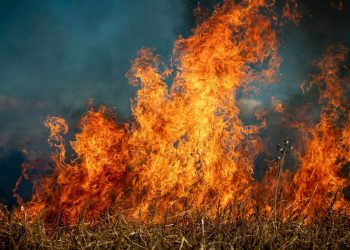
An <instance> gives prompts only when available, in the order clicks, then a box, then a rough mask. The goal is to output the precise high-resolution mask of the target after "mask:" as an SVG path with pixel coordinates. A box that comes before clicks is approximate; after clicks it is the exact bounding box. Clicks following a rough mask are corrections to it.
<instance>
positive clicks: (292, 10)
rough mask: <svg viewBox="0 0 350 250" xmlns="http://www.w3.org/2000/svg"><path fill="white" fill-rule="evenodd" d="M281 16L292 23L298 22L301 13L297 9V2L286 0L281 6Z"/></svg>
mask: <svg viewBox="0 0 350 250" xmlns="http://www.w3.org/2000/svg"><path fill="white" fill-rule="evenodd" d="M283 17H284V18H286V19H288V20H289V21H291V22H292V23H294V24H295V25H298V24H299V21H300V19H301V18H302V14H301V13H300V11H299V4H298V2H297V1H296V0H287V1H286V2H285V5H284V6H283Z"/></svg>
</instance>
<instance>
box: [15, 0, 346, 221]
mask: <svg viewBox="0 0 350 250" xmlns="http://www.w3.org/2000/svg"><path fill="white" fill-rule="evenodd" d="M273 7H274V1H266V0H254V1H248V0H245V1H239V3H236V2H235V1H224V3H223V4H222V5H221V6H218V7H216V8H215V10H214V12H213V14H212V15H211V16H210V17H208V18H207V19H206V20H205V21H201V22H200V23H199V24H198V26H197V27H196V28H195V29H194V30H193V35H192V36H190V37H189V38H187V39H185V38H179V39H178V40H177V41H176V42H175V45H174V49H173V60H172V64H171V65H165V64H163V63H162V62H161V60H160V58H159V56H158V55H156V54H155V53H154V51H153V50H151V49H146V48H145V49H142V50H140V51H139V55H138V57H137V58H136V59H135V60H134V61H133V63H132V66H131V69H130V71H129V72H128V74H127V75H128V78H129V81H130V84H132V85H135V86H136V85H138V86H140V88H139V90H138V91H137V97H136V98H135V100H133V102H132V114H133V121H132V122H129V123H124V124H121V123H119V122H117V118H116V117H115V116H114V114H113V112H111V111H110V110H109V109H108V108H106V107H100V108H99V109H98V110H95V109H94V108H92V107H91V108H90V110H89V111H88V112H87V113H86V114H85V115H84V116H83V117H82V119H81V121H80V126H79V127H80V132H79V133H77V134H76V136H75V139H74V140H73V141H71V142H70V146H71V147H72V149H73V151H74V157H68V156H67V150H66V148H67V145H66V141H65V136H64V135H65V134H67V133H68V130H69V129H68V125H67V123H66V122H65V120H64V119H62V118H60V117H52V116H49V117H48V118H47V120H46V122H45V126H47V127H48V128H49V130H50V137H49V140H48V142H49V144H50V146H51V148H52V149H53V152H52V157H51V160H52V162H53V165H54V168H53V173H52V174H51V175H49V176H47V177H45V178H42V179H40V180H37V181H35V183H34V195H33V197H32V199H31V201H30V202H28V203H26V204H23V206H25V211H26V213H27V214H28V216H29V217H30V218H35V217H36V216H38V215H40V216H42V217H44V218H45V219H46V220H50V221H59V222H62V223H67V224H70V223H75V222H77V221H78V220H79V219H80V218H85V219H86V220H91V219H94V218H99V217H100V216H101V215H102V214H103V213H104V212H105V211H106V210H107V209H108V208H110V207H116V208H117V209H118V210H119V211H126V210H127V213H128V214H129V215H130V216H131V217H141V218H146V217H152V218H154V220H157V218H158V217H159V216H163V215H164V214H176V213H179V212H182V211H185V210H188V209H200V210H203V211H206V212H207V213H208V215H214V214H215V213H216V212H217V211H218V210H221V209H231V211H232V213H233V214H235V213H240V215H241V216H242V214H244V215H245V216H249V215H250V214H252V213H253V212H254V209H253V207H254V206H255V205H254V204H255V202H254V201H255V200H257V199H256V196H257V195H256V193H255V191H256V183H255V181H254V179H253V177H252V174H253V169H254V160H255V158H256V156H257V154H258V153H259V152H260V151H261V150H262V148H263V145H262V140H261V139H260V137H259V136H258V132H259V130H260V129H261V128H262V127H263V126H265V122H262V124H260V125H256V126H245V125H244V124H243V122H242V121H241V119H240V117H239V109H238V107H237V105H236V93H237V92H238V91H239V89H240V88H246V87H248V86H249V84H250V83H254V82H259V83H262V84H267V83H275V82H276V81H277V80H278V68H279V65H280V64H281V59H280V58H279V57H278V54H277V47H278V41H277V32H276V31H275V29H274V28H275V27H278V25H279V24H278V23H277V22H276V17H275V14H274V9H273ZM267 14H268V15H267ZM269 16H272V18H270V17H269ZM341 51H345V49H342V50H341ZM332 55H333V54H332ZM342 58H343V56H341V55H339V54H336V57H335V58H334V59H332V60H333V61H332V60H331V61H332V62H331V63H330V64H327V63H325V62H323V61H321V62H320V64H318V67H319V68H320V69H321V71H322V72H323V74H321V76H319V77H315V79H314V82H313V83H314V84H315V85H318V83H320V84H321V82H325V84H326V86H327V90H326V91H323V92H322V94H321V97H322V98H323V99H327V100H331V102H330V103H331V104H329V105H325V107H324V109H323V111H322V116H321V121H320V124H318V125H317V126H316V127H315V128H313V127H308V128H305V129H304V128H303V129H304V132H302V133H305V138H307V139H306V140H305V141H306V145H307V146H306V147H305V148H306V149H305V152H298V153H300V155H297V156H298V157H299V158H300V160H301V165H300V170H299V171H298V172H297V173H296V174H295V175H294V177H293V181H292V184H291V185H292V186H293V187H288V185H290V184H289V183H288V182H284V181H281V182H279V184H278V185H277V188H278V186H279V185H281V186H283V187H281V193H283V194H284V195H285V196H289V201H290V202H291V203H292V204H293V213H294V214H295V213H299V214H308V213H311V212H310V211H311V210H310V209H309V208H311V207H313V208H324V203H323V200H322V195H324V194H325V192H332V194H336V193H337V195H338V196H337V199H336V200H335V202H334V204H333V207H334V208H341V207H342V206H343V205H344V204H345V202H346V201H345V200H344V199H343V198H342V197H341V194H340V193H339V192H340V190H341V188H342V187H344V186H345V185H346V184H347V182H345V181H344V180H342V179H341V178H340V177H339V176H338V173H337V171H338V170H339V167H340V166H341V165H342V164H343V163H344V162H346V161H350V159H349V156H348V154H346V152H348V150H349V144H348V143H349V140H348V139H349V133H350V126H349V124H348V120H349V119H348V120H346V121H345V122H344V124H343V123H342V126H341V127H337V125H336V124H335V123H334V120H333V118H338V117H337V114H338V113H337V110H338V109H339V108H341V107H342V109H341V111H345V106H344V105H346V102H345V101H344V100H343V99H342V98H343V96H342V93H341V92H338V90H339V89H340V88H341V86H340V85H341V84H343V83H342V81H340V80H337V79H336V78H335V77H332V78H328V77H330V76H336V75H337V73H336V72H337V70H336V68H335V66H337V65H338V64H339V63H340V61H341V60H340V59H342ZM327 62H328V60H327ZM166 79H168V80H169V81H172V84H171V85H170V86H168V84H167V83H166ZM322 84H323V83H322ZM318 86H319V85H318ZM339 91H340V90H339ZM272 100H273V102H274V104H275V110H276V112H280V113H283V112H284V108H283V105H282V103H281V102H280V101H278V100H277V99H272ZM329 112H333V113H332V114H333V115H332V116H331V117H329V116H328V113H329ZM343 128H344V129H343ZM301 130H302V129H301ZM33 167H35V165H34V166H33V163H27V164H24V176H26V174H25V173H26V171H29V169H31V168H33ZM272 172H273V170H270V173H272ZM268 175H269V174H267V176H268ZM282 176H283V177H282V179H285V178H287V177H286V176H289V174H287V173H284V172H283V173H282ZM272 179H274V178H272ZM262 183H264V182H262ZM267 185H268V186H270V185H269V184H267ZM275 186H276V185H275ZM310 187H311V188H310ZM267 190H268V193H274V192H275V190H274V189H273V188H271V187H270V188H267ZM286 190H289V191H288V192H287V191H286ZM310 192H311V193H310ZM252 201H253V202H252ZM262 203H263V204H264V202H262ZM261 207H263V208H264V210H265V211H268V212H271V211H272V210H273V209H271V206H270V207H268V206H267V205H266V206H265V205H261ZM242 212H243V213H242ZM19 213H20V212H19Z"/></svg>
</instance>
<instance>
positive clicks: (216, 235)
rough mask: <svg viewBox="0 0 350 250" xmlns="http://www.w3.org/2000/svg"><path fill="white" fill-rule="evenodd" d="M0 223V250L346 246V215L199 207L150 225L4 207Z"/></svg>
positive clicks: (349, 227) (349, 244) (349, 223)
mask: <svg viewBox="0 0 350 250" xmlns="http://www.w3.org/2000/svg"><path fill="white" fill-rule="evenodd" d="M0 223H1V224H0V249H43V248H45V249H46V248H49V249H82V248H84V249H300V248H303V249H305V248H306V249H311V248H312V249H314V248H317V249H318V248H321V249H322V248H327V249H329V248H331V249H347V248H348V249H350V218H349V217H347V216H344V215H339V214H330V215H329V216H328V217H326V218H320V219H318V220H316V221H314V223H312V224H309V225H305V224H303V223H302V222H301V221H298V220H294V221H284V222H282V221H277V223H276V222H273V221H270V220H269V219H268V218H265V217H263V216H255V218H254V219H249V220H247V219H236V220H234V221H233V220H231V219H228V218H227V216H225V217H224V216H223V215H220V214H218V216H217V217H216V218H214V219H208V218H206V217H205V216H203V214H201V213H198V212H197V213H191V214H190V213H184V214H182V215H180V216H177V217H176V218H173V219H164V221H163V222H162V223H158V224H152V223H145V222H140V221H135V220H134V221H130V220H128V221H127V220H126V219H125V217H124V216H123V215H122V214H120V213H117V214H115V213H114V215H113V216H111V215H109V214H106V215H105V216H104V217H103V218H102V219H100V220H99V221H98V222H94V223H89V224H87V223H84V222H83V221H81V222H80V223H78V224H77V225H74V226H69V227H67V226H58V225H52V224H47V223H44V222H42V221H40V220H37V221H35V222H32V223H27V222H26V221H25V220H16V219H14V218H13V217H12V216H11V214H10V213H9V212H6V213H5V215H4V216H3V218H2V221H1V222H0Z"/></svg>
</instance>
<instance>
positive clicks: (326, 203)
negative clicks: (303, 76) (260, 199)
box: [289, 45, 350, 217]
mask: <svg viewBox="0 0 350 250" xmlns="http://www.w3.org/2000/svg"><path fill="white" fill-rule="evenodd" d="M347 51H348V50H347V49H346V48H345V47H344V46H342V45H339V46H330V47H329V48H328V49H327V51H326V53H325V55H324V57H323V58H322V59H321V60H320V61H319V62H317V64H316V66H317V68H318V69H319V71H320V73H319V74H318V75H316V76H314V78H313V80H312V82H311V84H312V85H316V86H317V87H318V88H319V89H320V101H321V103H323V107H322V110H321V116H320V121H319V123H318V124H317V125H316V126H309V127H305V126H301V127H299V130H300V134H302V135H303V136H302V138H305V145H306V146H305V152H303V153H302V154H301V155H299V156H300V162H301V165H300V169H299V171H298V172H297V173H296V175H295V176H294V178H293V181H292V187H291V189H290V190H291V192H290V197H289V200H290V201H293V204H292V205H291V206H292V208H293V212H292V213H293V214H298V215H300V214H303V215H307V216H308V217H313V216H317V215H322V214H325V213H326V212H329V211H330V209H333V210H343V209H344V208H346V206H347V204H346V203H347V202H346V201H345V200H344V197H343V193H342V189H343V188H344V187H346V186H348V185H349V184H350V182H349V179H347V178H342V176H341V169H342V167H343V166H345V165H346V164H347V163H349V162H350V155H349V150H350V141H349V138H350V122H349V121H350V112H349V110H350V109H349V99H348V95H347V94H346V93H348V91H349V90H348V89H347V88H348V87H347V86H349V79H346V78H345V79H344V78H343V77H342V74H341V67H342V64H343V62H344V60H345V59H346V56H347ZM298 154H300V153H298ZM347 210H349V208H348V209H347ZM348 212H349V211H347V213H348Z"/></svg>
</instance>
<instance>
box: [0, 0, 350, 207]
mask: <svg viewBox="0 0 350 250" xmlns="http://www.w3.org/2000/svg"><path fill="white" fill-rule="evenodd" d="M218 2H220V1H213V0H205V1H200V3H201V4H202V5H205V6H207V7H208V8H212V7H213V5H214V4H216V3H218ZM299 2H300V11H301V12H302V15H303V18H302V19H301V21H300V23H299V25H298V26H295V25H293V24H290V23H289V24H286V26H285V27H284V28H283V30H282V32H281V33H280V43H281V44H280V54H281V56H282V58H283V60H284V63H283V65H282V68H281V81H280V82H279V83H278V84H276V85H273V86H269V87H268V88H266V89H265V90H263V91H262V93H261V95H260V96H258V97H256V96H254V97H253V96H252V97H251V98H246V99H244V100H241V101H240V102H239V104H240V106H241V109H242V111H241V112H242V114H241V115H242V117H243V119H244V120H245V121H246V122H247V123H249V116H251V115H252V112H253V111H254V110H255V109H256V108H257V107H261V106H264V107H269V106H271V99H270V98H271V96H276V97H277V98H278V99H280V100H281V101H282V102H283V103H284V104H285V106H286V110H287V111H288V108H289V107H294V106H297V105H304V104H305V103H311V104H314V105H315V106H317V101H316V100H317V96H313V95H308V96H305V95H302V94H301V92H300V89H299V85H300V84H301V83H302V82H303V81H304V80H306V79H307V78H308V77H309V75H310V74H311V73H312V71H313V67H312V62H313V61H314V60H316V59H318V58H320V57H321V55H322V52H323V51H324V50H325V48H326V47H327V46H328V45H330V44H333V43H339V42H341V43H343V44H344V45H346V46H347V47H349V48H350V4H349V1H346V0H345V1H344V9H343V10H342V11H339V10H337V9H336V8H334V7H332V6H334V5H337V2H339V1H325V0H321V1H299ZM197 4H198V1H193V0H176V1H173V0H134V1H131V0H99V1H95V0H16V1H15V0H2V1H1V3H0V202H1V201H4V202H5V203H7V204H9V205H13V204H15V201H14V199H13V198H12V188H13V187H14V185H15V182H16V180H17V178H18V177H19V175H20V167H21V164H22V162H23V161H25V160H30V159H33V158H37V157H40V155H47V154H48V150H49V148H48V145H47V143H46V139H47V135H48V132H47V129H46V128H45V127H44V126H43V121H44V119H45V117H46V116H47V115H48V114H52V115H59V116H62V117H64V118H66V119H67V120H68V121H69V123H70V125H71V126H72V127H73V128H74V125H75V124H76V122H77V121H78V118H79V117H80V115H81V114H82V113H83V112H84V111H85V110H86V103H87V101H88V100H89V98H91V97H92V98H93V99H94V104H95V105H99V104H106V105H108V106H111V107H114V108H115V110H116V112H117V113H118V114H119V119H120V120H122V121H125V120H128V119H129V117H130V106H129V103H130V98H132V97H133V96H134V94H135V91H136V88H135V87H132V86H130V85H128V83H127V79H126V78H125V73H126V71H127V70H128V68H129V67H130V61H131V60H132V59H133V58H134V57H135V56H136V54H137V51H138V49H140V48H142V47H153V48H156V49H157V52H158V53H159V54H160V55H161V56H162V58H163V59H164V61H165V62H166V61H167V60H169V56H170V54H171V49H172V45H173V42H174V40H175V39H176V38H177V37H178V36H179V35H182V36H184V37H187V36H189V35H190V31H191V28H193V27H194V25H195V20H194V18H193V15H192V13H193V9H194V8H195V7H196V6H197ZM282 5H283V1H278V8H279V9H280V8H281V6H282ZM274 119H276V124H278V119H279V118H278V117H277V116H276V117H271V121H272V122H271V123H273V120H274ZM262 136H263V137H264V138H265V139H266V140H267V143H268V145H270V146H271V147H272V146H273V145H275V144H276V143H277V142H280V141H283V140H284V138H286V137H288V132H286V130H285V129H284V128H281V127H280V126H276V127H275V128H274V129H273V130H272V129H271V130H267V131H264V134H262ZM267 138H269V139H267ZM261 162H262V160H261V161H260V162H259V161H258V163H257V165H259V166H261V164H260V163H261ZM259 166H258V167H257V169H260V170H261V169H262V168H263V167H259ZM260 170H259V171H260ZM259 171H258V172H259ZM261 171H262V170H261ZM261 171H260V172H261ZM22 189H23V190H24V192H26V191H28V190H29V189H30V186H29V185H24V186H23V187H22Z"/></svg>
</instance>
